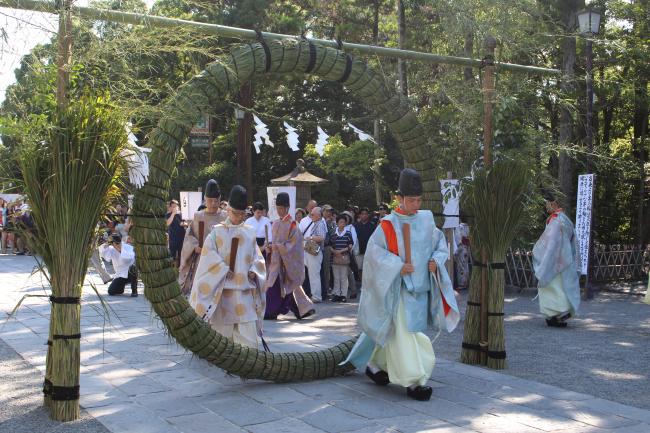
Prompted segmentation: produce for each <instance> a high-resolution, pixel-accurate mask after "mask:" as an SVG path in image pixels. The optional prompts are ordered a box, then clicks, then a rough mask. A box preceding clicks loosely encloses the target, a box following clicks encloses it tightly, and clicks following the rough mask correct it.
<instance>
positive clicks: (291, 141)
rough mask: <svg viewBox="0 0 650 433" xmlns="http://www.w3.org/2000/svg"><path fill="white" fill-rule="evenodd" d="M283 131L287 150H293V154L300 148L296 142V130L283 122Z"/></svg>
mask: <svg viewBox="0 0 650 433" xmlns="http://www.w3.org/2000/svg"><path fill="white" fill-rule="evenodd" d="M284 129H285V131H287V146H289V149H291V150H293V151H294V152H297V151H299V150H300V148H299V147H298V145H299V144H300V141H299V140H298V133H297V132H296V128H294V127H293V126H291V125H289V124H288V123H287V122H284Z"/></svg>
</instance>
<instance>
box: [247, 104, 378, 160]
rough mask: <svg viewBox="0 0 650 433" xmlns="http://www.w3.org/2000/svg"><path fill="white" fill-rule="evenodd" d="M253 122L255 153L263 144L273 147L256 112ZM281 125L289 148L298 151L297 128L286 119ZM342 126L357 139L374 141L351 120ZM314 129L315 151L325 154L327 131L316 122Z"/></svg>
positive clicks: (321, 154) (265, 128)
mask: <svg viewBox="0 0 650 433" xmlns="http://www.w3.org/2000/svg"><path fill="white" fill-rule="evenodd" d="M253 122H254V128H255V136H254V138H255V139H254V140H253V146H255V153H258V154H259V153H260V152H261V151H262V150H261V148H262V145H263V144H265V145H267V146H270V147H275V145H274V144H273V142H272V141H271V139H270V138H269V128H268V126H267V125H266V123H264V122H262V120H261V119H260V118H259V117H258V116H257V114H253ZM282 126H283V127H284V130H285V132H286V138H287V146H289V148H290V149H291V150H292V151H294V152H297V151H299V150H300V147H299V145H300V137H299V135H298V132H297V129H296V128H294V127H293V126H291V125H290V124H289V123H288V122H287V121H286V120H285V121H282ZM344 127H346V128H348V129H351V130H352V131H353V132H354V133H355V134H357V137H359V140H361V141H371V142H373V143H376V142H375V139H374V138H373V137H372V135H370V134H368V133H367V132H364V131H363V130H361V129H360V128H358V127H356V126H354V125H353V124H352V123H351V122H347V123H346V124H344ZM316 130H317V131H318V139H317V140H316V152H317V153H318V154H319V155H320V156H323V155H324V154H325V145H326V144H327V141H328V140H329V137H330V136H329V135H328V134H327V132H325V131H324V130H323V128H322V127H321V126H320V124H318V123H316Z"/></svg>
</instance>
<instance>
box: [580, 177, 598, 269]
mask: <svg viewBox="0 0 650 433" xmlns="http://www.w3.org/2000/svg"><path fill="white" fill-rule="evenodd" d="M593 198H594V175H593V174H581V175H580V176H578V199H577V203H576V236H577V237H578V248H579V250H580V261H581V264H580V272H581V273H582V275H587V269H588V268H589V241H590V236H589V235H590V233H591V210H592V208H593Z"/></svg>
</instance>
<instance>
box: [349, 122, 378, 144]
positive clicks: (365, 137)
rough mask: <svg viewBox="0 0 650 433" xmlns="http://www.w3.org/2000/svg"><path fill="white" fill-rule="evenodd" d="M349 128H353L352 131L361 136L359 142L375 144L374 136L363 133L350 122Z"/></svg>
mask: <svg viewBox="0 0 650 433" xmlns="http://www.w3.org/2000/svg"><path fill="white" fill-rule="evenodd" d="M348 126H349V127H350V128H352V130H353V131H354V132H355V133H356V134H357V136H359V140H361V141H372V142H373V143H375V139H374V138H373V137H372V135H370V134H368V133H367V132H363V131H362V130H361V129H359V128H357V127H356V126H354V125H353V124H351V123H350V122H348Z"/></svg>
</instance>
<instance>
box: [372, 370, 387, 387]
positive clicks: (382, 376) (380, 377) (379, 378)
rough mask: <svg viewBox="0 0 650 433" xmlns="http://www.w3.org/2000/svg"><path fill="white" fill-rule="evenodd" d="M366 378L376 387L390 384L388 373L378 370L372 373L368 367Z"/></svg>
mask: <svg viewBox="0 0 650 433" xmlns="http://www.w3.org/2000/svg"><path fill="white" fill-rule="evenodd" d="M366 376H368V377H369V378H370V379H372V381H373V382H375V383H376V384H377V385H381V386H386V385H388V384H389V383H390V379H389V378H388V373H386V372H385V371H383V370H379V371H378V372H377V373H373V372H372V370H370V367H366Z"/></svg>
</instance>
